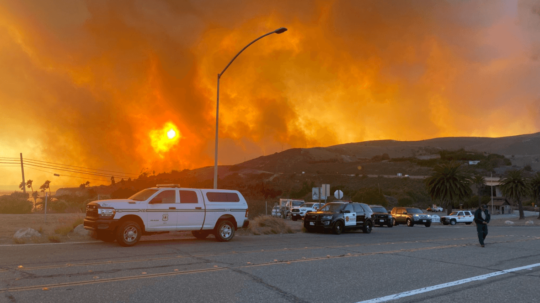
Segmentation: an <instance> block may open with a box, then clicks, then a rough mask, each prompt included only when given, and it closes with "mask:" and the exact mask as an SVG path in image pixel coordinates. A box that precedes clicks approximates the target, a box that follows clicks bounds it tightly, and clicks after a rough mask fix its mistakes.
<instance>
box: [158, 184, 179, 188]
mask: <svg viewBox="0 0 540 303" xmlns="http://www.w3.org/2000/svg"><path fill="white" fill-rule="evenodd" d="M156 187H180V184H157V185H156Z"/></svg>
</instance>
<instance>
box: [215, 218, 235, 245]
mask: <svg viewBox="0 0 540 303" xmlns="http://www.w3.org/2000/svg"><path fill="white" fill-rule="evenodd" d="M214 234H215V236H216V240H218V241H219V242H227V241H231V240H232V238H233V237H234V225H233V224H232V223H231V221H228V220H224V221H221V222H218V225H217V226H216V229H215V231H214Z"/></svg>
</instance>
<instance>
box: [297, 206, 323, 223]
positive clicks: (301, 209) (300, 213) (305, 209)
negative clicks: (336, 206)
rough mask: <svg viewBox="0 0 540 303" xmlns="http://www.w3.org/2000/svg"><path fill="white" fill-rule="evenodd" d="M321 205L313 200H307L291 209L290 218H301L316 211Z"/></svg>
mask: <svg viewBox="0 0 540 303" xmlns="http://www.w3.org/2000/svg"><path fill="white" fill-rule="evenodd" d="M322 205H323V203H320V204H319V203H315V202H308V203H304V204H302V205H300V206H295V207H293V209H292V210H291V219H292V220H293V221H296V220H298V219H303V218H304V216H305V215H306V214H307V213H310V212H314V211H317V210H318V209H319V208H320V207H321V206H322Z"/></svg>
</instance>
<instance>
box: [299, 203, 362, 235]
mask: <svg viewBox="0 0 540 303" xmlns="http://www.w3.org/2000/svg"><path fill="white" fill-rule="evenodd" d="M372 214H373V211H372V210H371V208H369V206H368V205H367V204H364V203H356V202H330V203H327V204H325V205H324V206H322V207H321V208H320V209H319V210H318V211H316V212H311V213H309V214H306V217H305V219H304V228H305V229H306V230H307V231H308V232H313V231H315V230H317V229H319V230H331V231H333V232H334V233H335V234H337V235H339V234H341V233H342V232H344V231H347V230H355V229H362V231H363V232H364V233H370V232H371V230H372V229H373V221H372V219H371V216H372Z"/></svg>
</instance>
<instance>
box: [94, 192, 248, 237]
mask: <svg viewBox="0 0 540 303" xmlns="http://www.w3.org/2000/svg"><path fill="white" fill-rule="evenodd" d="M248 225H249V221H248V205H247V203H246V200H245V199H244V197H243V196H242V194H241V193H240V192H239V191H236V190H222V189H219V190H216V189H194V188H180V186H179V185H175V184H163V185H157V186H156V187H152V188H148V189H144V190H142V191H140V192H138V193H136V194H134V195H133V196H131V197H129V198H128V199H115V200H99V201H93V202H90V203H88V205H87V207H86V217H85V219H84V228H85V229H87V230H91V231H93V232H94V233H93V234H94V236H95V237H96V238H98V239H100V240H103V241H105V242H114V241H118V244H120V245H121V246H133V245H135V244H137V242H139V239H140V238H141V236H142V235H143V234H145V235H150V234H155V233H163V232H169V231H191V233H192V234H193V236H195V237H196V238H198V239H204V238H206V237H207V236H208V235H209V234H211V233H213V234H214V235H215V237H216V240H218V241H223V242H224V241H230V240H232V239H233V237H234V234H235V231H236V229H237V228H240V227H247V226H248Z"/></svg>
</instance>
